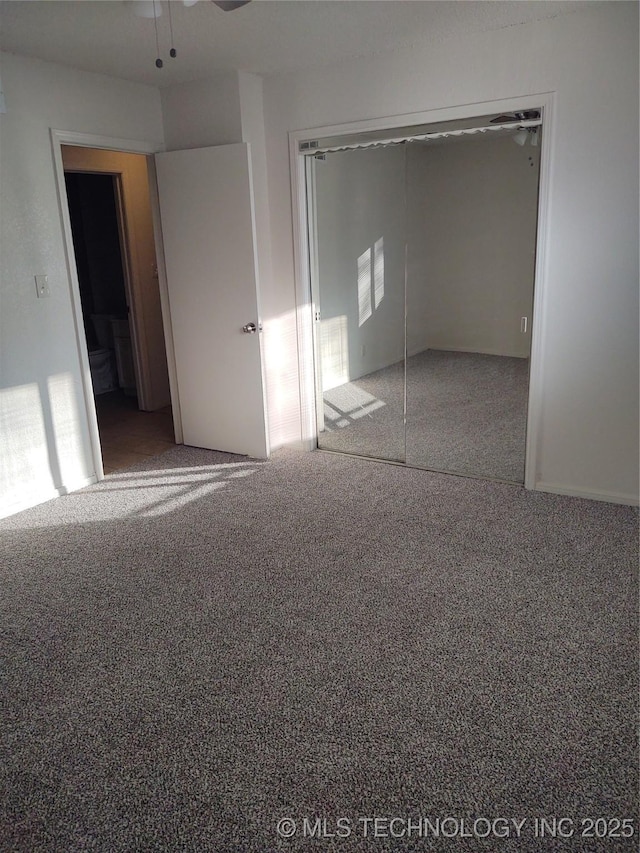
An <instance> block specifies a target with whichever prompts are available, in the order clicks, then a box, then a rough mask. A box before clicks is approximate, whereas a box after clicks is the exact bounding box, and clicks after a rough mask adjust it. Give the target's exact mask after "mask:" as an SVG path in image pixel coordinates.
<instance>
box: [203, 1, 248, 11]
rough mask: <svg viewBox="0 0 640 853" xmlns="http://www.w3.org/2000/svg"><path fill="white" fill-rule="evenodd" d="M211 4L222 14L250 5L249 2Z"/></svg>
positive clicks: (218, 2)
mask: <svg viewBox="0 0 640 853" xmlns="http://www.w3.org/2000/svg"><path fill="white" fill-rule="evenodd" d="M212 2H213V3H215V4H216V6H217V7H218V8H219V9H222V11H223V12H233V10H234V9H239V8H240V7H241V6H246V5H247V3H251V0H212Z"/></svg>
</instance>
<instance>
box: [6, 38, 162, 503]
mask: <svg viewBox="0 0 640 853" xmlns="http://www.w3.org/2000/svg"><path fill="white" fill-rule="evenodd" d="M2 84H3V89H4V93H5V97H6V103H7V112H6V114H3V115H1V116H0V195H1V197H2V205H1V208H0V216H1V220H0V252H1V255H0V257H1V264H2V266H1V278H0V515H2V514H7V513H9V512H12V511H15V510H17V509H20V508H22V507H24V506H28V505H31V504H34V503H37V502H38V501H42V500H46V499H48V498H50V497H53V496H54V495H55V494H57V493H59V492H60V491H64V490H65V489H71V488H76V487H77V486H79V485H82V484H83V483H84V482H86V481H87V479H88V478H90V477H91V476H92V475H93V474H94V471H93V465H92V462H91V451H90V446H89V435H88V426H87V423H86V416H85V408H84V401H83V397H82V386H81V375H80V363H79V355H78V349H77V344H76V336H75V329H74V319H73V312H72V307H71V295H70V293H71V292H70V284H69V278H68V273H67V266H66V260H65V255H64V244H63V237H62V226H61V219H60V211H59V206H58V198H57V190H56V185H55V180H54V171H53V157H52V147H51V139H50V134H49V128H51V127H53V128H56V129H59V130H74V131H79V132H85V133H94V134H101V135H104V136H110V137H120V138H124V139H131V140H143V141H147V142H150V143H154V144H157V145H158V146H160V145H161V144H162V138H163V131H162V117H161V111H160V97H159V93H158V92H157V90H155V89H152V88H150V87H147V86H139V85H134V84H131V83H126V82H123V81H121V80H114V79H111V78H107V77H103V76H100V75H96V74H86V73H82V72H77V71H74V70H72V69H69V68H64V67H62V66H58V65H53V64H51V63H44V62H39V61H36V60H30V59H27V58H23V57H18V56H13V55H10V54H4V55H3V56H2ZM40 274H46V275H48V276H49V284H50V288H51V296H50V298H48V299H37V298H36V290H35V284H34V278H33V277H34V275H40Z"/></svg>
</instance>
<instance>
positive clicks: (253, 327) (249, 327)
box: [242, 323, 258, 335]
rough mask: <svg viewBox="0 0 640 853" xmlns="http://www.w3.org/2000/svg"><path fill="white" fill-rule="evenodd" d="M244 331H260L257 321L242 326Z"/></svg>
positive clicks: (250, 333) (249, 333)
mask: <svg viewBox="0 0 640 853" xmlns="http://www.w3.org/2000/svg"><path fill="white" fill-rule="evenodd" d="M242 331H243V332H246V333H247V334H248V335H253V334H255V333H256V332H257V331H258V327H257V326H256V324H255V323H247V325H246V326H243V327H242Z"/></svg>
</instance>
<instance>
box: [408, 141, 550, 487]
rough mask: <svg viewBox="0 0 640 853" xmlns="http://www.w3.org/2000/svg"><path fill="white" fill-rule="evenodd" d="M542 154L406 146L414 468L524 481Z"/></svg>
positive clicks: (510, 147)
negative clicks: (539, 178)
mask: <svg viewBox="0 0 640 853" xmlns="http://www.w3.org/2000/svg"><path fill="white" fill-rule="evenodd" d="M538 133H539V131H538ZM539 151H540V147H539V145H538V146H533V145H531V144H530V140H529V141H528V144H527V145H525V146H523V145H520V144H516V141H515V140H514V138H513V135H508V136H500V137H493V136H490V137H489V136H480V135H479V136H468V137H461V138H453V139H447V140H443V141H442V142H439V141H438V142H436V141H432V142H429V143H426V144H425V143H420V142H412V143H409V144H408V145H407V155H406V156H407V210H408V214H407V223H408V249H407V356H408V358H407V434H406V442H407V444H406V447H407V452H406V462H407V464H408V465H412V466H416V467H422V468H429V469H432V470H437V471H446V472H451V473H460V474H471V475H474V476H480V477H488V478H492V479H499V480H507V481H510V482H516V483H522V482H523V481H524V462H525V439H526V422H527V400H528V382H529V355H530V349H531V314H532V308H533V282H534V265H535V247H536V224H537V202H538V174H539Z"/></svg>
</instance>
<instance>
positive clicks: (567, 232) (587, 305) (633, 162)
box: [263, 2, 638, 501]
mask: <svg viewBox="0 0 640 853" xmlns="http://www.w3.org/2000/svg"><path fill="white" fill-rule="evenodd" d="M576 7H577V9H578V11H576V12H574V13H573V14H570V15H567V16H562V17H558V18H552V19H548V20H545V21H541V22H537V23H533V24H527V25H526V26H521V27H518V28H516V27H510V28H508V29H503V30H499V31H492V32H486V33H482V34H478V35H474V36H471V35H468V36H465V37H464V38H460V39H456V40H453V39H449V40H446V41H443V42H441V43H440V44H438V45H429V46H425V47H416V48H414V49H411V50H405V51H398V52H394V53H391V54H388V55H384V56H380V55H379V56H376V57H374V58H367V59H361V60H354V61H353V62H350V63H346V64H344V65H340V66H333V67H331V68H329V69H324V70H320V69H313V70H312V71H309V72H308V73H305V74H296V75H286V76H280V77H278V76H276V77H273V78H268V79H267V81H266V83H265V118H266V124H267V152H268V166H269V184H270V186H269V189H270V204H271V224H272V250H273V286H272V288H270V290H269V292H268V293H265V294H264V299H263V305H264V309H265V313H266V314H267V316H271V317H278V318H280V320H281V322H282V323H283V324H285V326H286V328H287V330H288V331H289V332H291V324H292V322H293V324H294V327H295V313H294V312H295V309H294V302H295V290H294V288H295V284H294V271H293V241H292V218H291V201H290V190H289V187H290V177H289V162H288V148H287V132H288V131H289V130H292V129H303V128H313V127H321V126H326V125H330V124H339V123H342V122H349V121H354V120H358V119H361V120H364V119H371V118H373V117H383V116H394V115H402V114H407V113H412V112H422V111H427V110H437V109H440V108H442V109H444V108H447V107H451V106H455V105H462V104H476V103H481V102H487V101H492V100H496V99H501V98H502V99H507V98H509V99H511V98H515V97H521V96H526V95H533V94H537V93H541V92H550V91H553V92H555V93H556V100H555V116H554V117H553V118H554V121H553V126H552V129H550V137H549V143H550V146H551V158H552V174H551V191H550V197H549V208H548V226H549V231H548V242H547V257H546V260H545V264H546V270H545V273H546V283H547V288H546V296H547V299H546V304H545V306H544V316H542V317H540V318H539V320H540V321H541V322H542V328H543V330H544V342H543V349H544V361H543V371H542V393H543V400H542V420H541V424H540V433H539V436H540V437H539V448H538V456H537V458H538V470H537V471H536V472H535V475H536V482H537V483H538V485H539V487H541V488H545V489H549V490H558V491H560V490H568V491H570V492H573V493H580V494H584V495H594V496H601V497H610V498H611V499H613V500H629V501H632V500H634V499H635V496H636V495H637V488H638V432H637V414H638V329H637V322H638V8H637V5H636V4H635V3H626V2H620V3H611V4H608V5H607V7H606V8H604V9H603V8H602V7H600V6H599V7H597V8H594V9H592V8H590V7H589V4H588V3H587V4H585V5H584V6H582V5H580V6H578V4H576ZM285 345H286V346H287V347H288V349H287V355H286V356H283V357H282V358H283V361H285V360H286V361H287V362H288V363H289V364H294V363H295V362H296V359H297V353H296V339H295V337H294V336H293V335H291V334H289V335H288V336H283V344H282V346H283V347H284V346H285ZM287 378H288V380H289V381H290V383H291V387H292V388H293V386H294V380H295V379H296V378H297V377H295V376H294V375H293V372H291V374H290V375H289V377H287ZM296 414H297V416H296ZM301 430H302V427H301V423H300V418H299V408H298V409H296V397H295V396H294V395H293V393H292V394H291V397H290V408H289V410H288V413H287V418H286V419H284V418H283V419H281V421H280V422H279V423H278V424H274V432H276V433H277V434H278V439H279V441H281V442H283V443H284V442H286V441H292V442H293V441H297V440H300V438H301V437H302V438H304V437H305V436H301Z"/></svg>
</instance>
